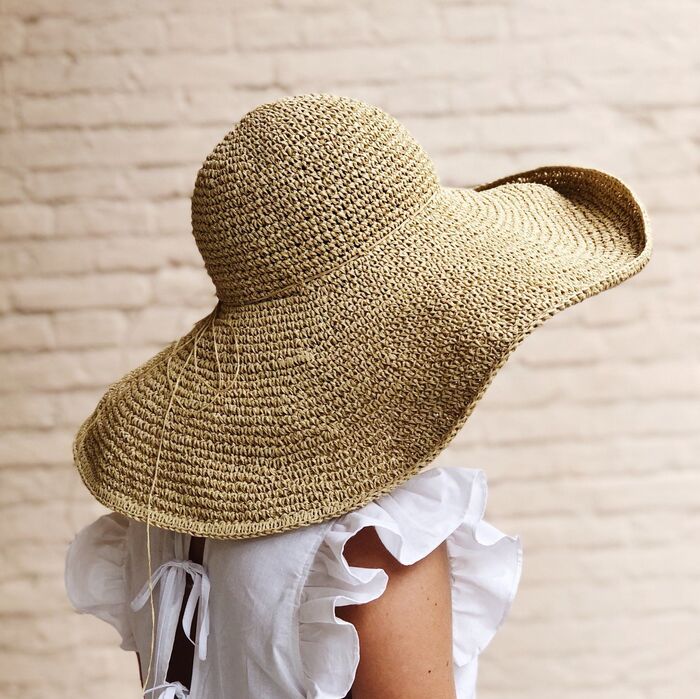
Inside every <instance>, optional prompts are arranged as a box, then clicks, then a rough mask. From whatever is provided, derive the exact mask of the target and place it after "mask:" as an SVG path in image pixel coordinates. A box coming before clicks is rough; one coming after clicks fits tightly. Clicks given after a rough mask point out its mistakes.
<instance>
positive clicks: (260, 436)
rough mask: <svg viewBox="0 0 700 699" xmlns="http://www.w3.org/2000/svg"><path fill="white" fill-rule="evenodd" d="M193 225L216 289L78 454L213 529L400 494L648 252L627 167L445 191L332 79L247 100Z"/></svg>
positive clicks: (176, 523)
mask: <svg viewBox="0 0 700 699" xmlns="http://www.w3.org/2000/svg"><path fill="white" fill-rule="evenodd" d="M192 225H193V232H194V236H195V238H196V241H197V245H198V247H199V249H200V251H201V253H202V256H203V258H204V262H205V265H206V268H207V271H208V272H209V274H210V275H211V278H212V279H213V281H214V284H215V286H216V290H217V295H218V297H219V303H218V304H217V306H216V307H215V308H214V310H213V311H212V313H210V314H209V315H207V316H205V317H204V318H202V319H201V320H200V321H198V322H197V323H196V324H195V326H194V327H193V328H192V329H191V330H190V331H189V332H188V333H187V334H186V335H185V336H183V337H182V338H180V339H179V340H177V341H176V342H173V343H171V344H170V345H168V346H167V347H166V348H164V349H163V350H162V351H161V352H159V353H158V354H157V355H155V356H154V357H152V358H151V359H150V360H148V361H147V362H145V363H144V364H143V365H142V366H140V367H138V368H136V369H134V370H133V371H131V372H130V373H128V374H127V375H126V376H124V377H123V378H122V379H120V380H119V381H117V382H116V383H114V384H112V385H111V386H110V387H109V389H108V390H107V392H106V393H105V395H104V396H103V397H102V399H101V400H100V402H99V404H98V405H97V407H96V408H95V410H94V412H93V413H92V415H91V416H90V417H89V418H88V419H87V420H86V422H85V423H84V424H83V425H82V427H81V428H80V430H79V432H78V434H77V437H76V439H75V442H74V455H75V460H76V464H77V467H78V469H79V471H80V474H81V476H82V478H83V480H84V482H85V483H86V485H87V487H88V488H89V489H90V491H91V492H92V493H93V494H94V496H95V497H96V498H97V499H98V500H99V501H100V502H102V503H103V504H104V505H106V506H107V507H109V508H111V509H113V510H116V511H118V512H122V513H123V514H126V515H128V516H131V517H134V518H136V519H139V520H143V521H146V519H147V516H148V510H149V508H148V504H149V492H150V494H151V495H152V500H151V515H150V521H151V522H152V523H153V524H155V525H158V526H161V527H164V528H167V529H173V530H177V531H182V532H187V533H190V534H193V535H200V536H208V537H214V538H246V537H253V536H259V535H263V534H271V533H275V532H282V531H285V530H289V529H293V528H295V527H300V526H302V525H306V524H310V523H313V522H320V521H323V520H326V519H328V518H331V517H335V516H338V515H341V514H345V513H346V512H349V511H350V510H353V509H356V508H358V507H361V506H363V505H365V504H367V503H368V502H370V501H371V500H373V499H375V498H376V497H378V496H379V495H381V494H384V493H387V492H389V491H391V490H393V489H394V488H395V487H397V486H398V485H400V484H401V483H403V482H405V481H406V480H408V479H409V478H410V477H411V476H413V475H415V474H416V473H418V472H419V471H420V470H422V469H423V468H424V467H425V466H427V465H428V464H429V463H430V462H431V461H432V460H433V459H434V458H435V457H436V456H437V454H438V453H439V452H440V451H441V450H442V449H443V448H444V447H445V446H447V444H448V443H449V442H450V441H451V440H452V439H453V438H454V436H455V435H456V433H457V431H458V430H459V429H460V428H461V426H462V425H463V424H464V423H465V421H466V420H467V418H468V416H469V415H470V414H471V412H472V410H473V409H474V407H475V405H476V404H477V402H478V401H479V399H480V398H481V397H482V395H483V394H484V391H485V390H486V388H487V386H488V385H489V384H490V382H491V380H492V378H493V377H494V375H495V374H496V372H497V371H498V370H499V368H500V367H501V366H503V364H504V363H505V361H506V360H507V358H508V357H509V355H510V354H511V353H512V352H513V350H514V349H515V348H516V347H517V346H518V344H519V343H520V342H521V341H522V340H523V339H524V338H525V337H526V336H527V335H528V334H529V333H530V332H532V330H533V329H534V328H535V327H537V326H538V325H539V324H541V323H542V322H544V321H545V320H546V319H547V318H549V317H551V316H552V315H554V314H555V313H557V312H558V311H561V310H563V309H565V308H566V307H568V306H571V305H573V304H575V303H578V302H580V301H582V300H584V299H585V298H587V297H589V296H592V295H594V294H597V293H599V292H601V291H603V290H605V289H608V288H610V287H612V286H614V285H616V284H619V283H620V282H622V281H624V280H625V279H627V278H628V277H630V276H632V275H633V274H635V273H637V272H638V271H639V270H640V269H641V268H642V267H643V266H644V265H645V264H646V263H647V261H648V260H649V256H650V253H651V238H650V235H649V230H648V220H647V215H646V213H645V211H644V209H643V207H642V206H641V205H640V203H639V201H638V200H637V199H636V197H635V196H634V195H633V193H632V192H631V191H630V190H629V189H628V188H627V187H626V186H625V185H624V184H623V183H622V182H620V181H619V180H618V179H616V178H614V177H612V176H611V175H608V174H605V173H603V172H600V171H597V170H592V169H585V168H575V167H564V166H561V167H559V166H557V167H543V168H539V169H536V170H531V171H529V172H523V173H518V174H515V175H512V176H510V177H506V178H503V179H500V180H497V181H495V182H490V183H488V184H483V185H480V186H478V187H475V188H452V187H442V186H441V185H440V182H439V180H438V177H437V176H436V174H435V170H434V167H433V165H432V163H431V161H430V159H429V158H428V156H427V155H426V153H425V152H424V151H423V150H422V148H421V147H420V146H419V145H418V144H417V143H416V141H415V140H414V139H413V138H412V137H411V135H410V134H409V133H408V132H407V130H406V129H405V128H404V127H403V126H402V125H401V124H400V123H399V122H397V121H396V120H395V119H393V118H392V117H390V116H389V115H388V114H386V113H385V112H383V111H382V110H380V109H378V108H376V107H373V106H370V105H367V104H364V103H363V102H360V101H358V100H353V99H349V98H343V97H338V96H334V95H327V94H310V95H300V96H294V97H288V98H284V99H281V100H278V101H276V102H271V103H267V104H263V105H261V106H259V107H257V108H255V109H253V110H252V111H251V112H249V113H248V114H246V115H245V116H244V117H243V118H242V119H241V120H240V122H239V123H238V124H237V125H236V126H235V128H234V129H233V130H232V131H231V132H230V133H228V134H227V135H226V136H225V138H224V139H223V140H222V141H221V143H219V144H218V145H217V146H216V147H215V148H214V150H213V151H212V153H211V154H210V155H209V156H208V157H207V158H206V160H205V162H204V164H203V166H202V168H201V170H200V171H199V174H198V176H197V180H196V184H195V189H194V194H193V197H192ZM156 463H157V464H158V475H157V478H156V479H154V475H155V470H156Z"/></svg>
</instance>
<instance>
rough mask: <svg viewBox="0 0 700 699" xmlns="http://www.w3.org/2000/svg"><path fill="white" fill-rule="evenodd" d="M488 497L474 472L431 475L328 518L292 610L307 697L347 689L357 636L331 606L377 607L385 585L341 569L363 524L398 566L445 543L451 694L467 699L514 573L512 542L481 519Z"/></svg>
mask: <svg viewBox="0 0 700 699" xmlns="http://www.w3.org/2000/svg"><path fill="white" fill-rule="evenodd" d="M487 493H488V488H487V482H486V476H485V473H484V472H483V471H482V470H480V469H469V468H463V467H449V468H447V467H433V468H430V469H428V470H426V471H422V472H421V473H419V474H418V475H416V476H414V477H413V478H411V479H410V480H408V481H407V482H405V483H404V484H403V485H402V486H401V487H399V488H397V489H395V490H394V491H392V492H391V493H389V494H387V495H383V496H381V497H380V498H378V499H377V500H375V501H374V502H371V503H370V504H368V505H366V506H364V507H362V508H361V509H359V510H356V511H354V512H350V513H348V514H346V515H343V516H342V517H339V518H337V519H336V521H335V522H334V523H333V524H332V525H331V527H330V528H329V529H328V531H327V533H326V535H325V537H324V539H323V541H322V543H321V545H320V547H319V549H318V551H317V553H316V555H315V557H314V559H313V560H312V562H311V564H310V567H309V570H308V574H307V578H306V581H305V585H304V587H303V589H302V596H301V602H300V606H299V643H300V654H301V659H302V665H303V668H304V673H305V679H306V682H307V688H306V692H307V694H306V696H307V699H343V697H345V696H346V694H347V693H348V691H349V690H350V688H351V687H352V683H353V680H354V678H355V672H356V670H357V666H358V663H359V659H360V648H359V637H358V634H357V631H356V629H355V627H354V626H353V625H352V624H351V623H349V622H346V621H345V620H343V619H339V618H338V617H336V615H335V608H336V607H338V606H345V605H349V604H365V603H367V602H370V601H372V600H374V599H377V598H378V597H380V596H381V595H382V593H383V592H384V590H385V588H386V585H387V583H388V576H387V574H386V572H385V571H384V570H383V569H381V568H359V567H356V566H350V565H349V564H348V562H347V560H346V559H345V556H344V555H343V549H344V546H345V543H346V542H347V541H348V540H349V539H350V538H351V537H352V536H353V535H354V534H356V533H357V532H358V531H359V530H360V529H362V528H364V527H368V526H374V527H376V530H377V534H378V536H379V538H380V539H381V541H382V543H383V544H384V546H385V547H386V548H387V550H388V551H389V552H390V553H391V554H392V555H393V556H394V558H396V559H397V560H398V561H399V562H400V563H402V564H404V565H410V564H412V563H415V562H416V561H418V560H420V559H422V558H423V557H425V556H426V555H428V554H429V553H430V552H431V551H433V550H434V549H435V548H437V547H438V546H439V545H440V544H441V543H442V542H443V541H444V540H445V539H446V540H447V551H448V557H449V560H450V567H451V572H452V610H453V611H452V622H453V663H454V668H455V683H456V688H457V696H459V697H460V699H469V698H471V697H473V696H474V693H475V685H476V669H477V661H478V655H479V654H480V653H481V652H482V651H483V650H484V648H486V646H487V645H488V644H489V642H490V641H491V639H492V638H493V636H494V634H495V633H496V631H497V630H498V629H499V627H500V626H501V625H502V623H503V621H504V620H505V617H506V615H507V613H508V611H509V610H510V607H511V604H512V602H513V599H514V597H515V593H516V591H517V588H518V585H519V582H520V575H521V571H522V545H521V540H520V537H519V536H508V535H506V534H503V533H502V532H500V531H499V530H498V529H496V527H494V526H492V525H491V524H489V523H488V522H486V521H484V520H483V515H484V512H485V509H486V500H487Z"/></svg>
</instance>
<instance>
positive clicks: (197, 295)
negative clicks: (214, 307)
mask: <svg viewBox="0 0 700 699" xmlns="http://www.w3.org/2000/svg"><path fill="white" fill-rule="evenodd" d="M153 288H154V295H155V300H156V302H157V303H159V304H163V305H175V306H201V305H202V304H203V303H206V302H207V300H208V301H210V302H211V303H212V304H214V303H216V298H215V296H214V285H213V284H212V281H211V279H209V277H208V276H207V275H206V274H205V273H204V272H203V271H201V270H198V269H189V268H186V267H181V268H176V269H164V270H161V271H160V272H158V273H157V274H156V277H155V279H154V286H153Z"/></svg>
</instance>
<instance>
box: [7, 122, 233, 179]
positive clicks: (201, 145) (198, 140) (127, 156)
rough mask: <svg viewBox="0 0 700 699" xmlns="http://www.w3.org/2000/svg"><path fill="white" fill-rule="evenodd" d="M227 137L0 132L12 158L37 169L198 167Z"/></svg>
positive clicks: (167, 131)
mask: <svg viewBox="0 0 700 699" xmlns="http://www.w3.org/2000/svg"><path fill="white" fill-rule="evenodd" d="M220 138H221V130H220V129H216V130H215V132H214V131H212V132H211V133H210V132H208V131H207V130H206V129H204V128H201V127H200V128H190V127H185V126H183V127H176V128H162V127H161V128H158V127H153V128H145V127H144V128H138V129H137V128H134V129H131V130H129V131H125V130H124V129H120V128H105V129H100V130H97V131H95V132H90V133H89V134H87V133H83V132H78V131H72V130H71V131H66V130H57V131H56V132H54V131H51V130H43V131H32V132H18V133H17V134H13V135H12V136H9V135H7V134H2V133H0V147H1V148H3V149H4V150H5V152H6V155H7V157H9V158H14V159H17V160H21V161H22V162H23V163H24V164H25V165H26V166H27V167H32V168H45V169H50V168H65V167H75V166H80V165H88V166H89V167H94V165H95V163H96V162H99V163H101V164H102V166H103V167H112V166H114V165H132V166H143V165H145V166H151V165H157V166H169V165H182V164H194V163H199V164H200V165H201V161H202V160H203V155H202V154H203V153H204V154H206V153H207V152H208V151H209V150H210V149H211V148H213V147H214V145H215V144H216V143H217V141H218V140H219V139H220Z"/></svg>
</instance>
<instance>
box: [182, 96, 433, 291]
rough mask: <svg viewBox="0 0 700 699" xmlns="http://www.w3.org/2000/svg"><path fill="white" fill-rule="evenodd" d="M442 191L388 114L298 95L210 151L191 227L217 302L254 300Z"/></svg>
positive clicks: (349, 251) (319, 267) (348, 254)
mask: <svg viewBox="0 0 700 699" xmlns="http://www.w3.org/2000/svg"><path fill="white" fill-rule="evenodd" d="M439 187H440V185H439V180H438V177H437V175H436V173H435V169H434V167H433V164H432V162H431V160H430V158H429V157H428V155H427V154H426V153H425V151H424V150H423V149H422V148H421V146H420V145H419V144H418V143H417V142H416V141H415V139H414V138H413V137H412V136H411V135H410V134H409V133H408V131H407V130H406V128H405V127H404V126H403V125H402V124H401V123H400V122H399V121H397V120H396V119H394V118H393V117H391V116H389V115H388V114H387V113H386V112H384V111H383V110H381V109H379V108H378V107H373V106H371V105H368V104H365V103H364V102H361V101H359V100H354V99H351V98H347V97H338V96H334V95H325V94H309V95H299V96H294V97H288V98H285V99H281V100H278V101H276V102H272V103H267V104H263V105H261V106H259V107H257V108H255V109H253V110H252V111H250V112H248V113H247V114H246V115H245V116H244V117H243V118H242V119H241V120H240V122H239V123H238V125H237V126H236V128H234V129H233V130H232V131H230V132H229V133H228V134H227V136H226V137H225V138H224V139H223V140H222V141H221V142H220V143H219V144H218V145H217V146H216V147H215V148H214V150H213V151H212V152H211V153H210V154H209V156H208V157H207V158H206V160H205V161H204V163H203V165H202V167H201V169H200V170H199V173H198V175H197V179H196V183H195V188H194V194H193V196H192V229H193V233H194V236H195V239H196V242H197V246H198V248H199V250H200V252H201V254H202V257H203V258H204V262H205V265H206V269H207V271H208V273H209V275H210V276H211V278H212V280H213V282H214V285H215V287H216V291H217V295H218V297H219V298H220V299H221V300H222V301H225V302H229V303H233V304H238V303H241V304H244V303H250V302H253V301H256V300H258V299H263V298H270V297H274V296H279V295H284V293H285V292H286V291H288V290H292V289H294V288H295V287H296V286H297V285H299V284H300V283H302V282H304V281H306V280H308V279H312V278H314V277H317V276H319V275H323V274H324V273H327V272H328V271H330V270H332V269H334V268H336V267H338V266H339V265H342V264H343V263H345V262H347V261H348V260H350V259H352V258H353V257H356V256H357V255H361V254H362V253H363V252H364V251H365V250H367V249H369V248H370V247H371V246H372V245H373V243H375V242H377V241H378V240H380V239H381V238H382V237H383V236H385V235H386V234H387V233H388V232H389V231H391V230H393V229H395V228H396V227H397V226H399V225H400V224H401V222H402V221H405V220H407V219H409V218H411V217H412V216H413V215H414V214H415V213H416V212H417V211H418V210H420V208H421V207H422V206H423V205H424V204H425V203H426V202H427V201H428V200H429V199H430V198H431V196H432V195H433V194H435V193H436V192H437V191H438V190H439Z"/></svg>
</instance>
